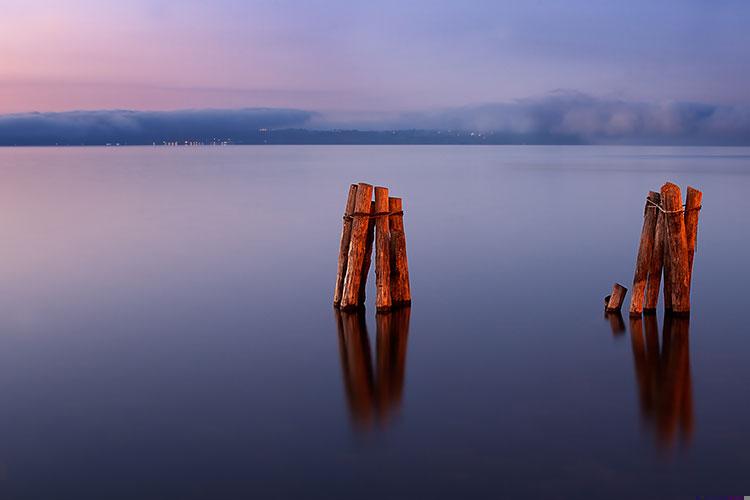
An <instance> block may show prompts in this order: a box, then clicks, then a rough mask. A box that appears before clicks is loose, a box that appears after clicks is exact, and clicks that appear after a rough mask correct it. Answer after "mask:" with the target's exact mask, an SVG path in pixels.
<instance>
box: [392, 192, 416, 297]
mask: <svg viewBox="0 0 750 500" xmlns="http://www.w3.org/2000/svg"><path fill="white" fill-rule="evenodd" d="M388 206H389V209H390V212H391V214H392V215H391V216H390V217H389V225H390V227H389V229H390V231H391V242H390V251H391V259H390V260H391V281H390V285H391V304H392V306H394V307H396V306H407V305H410V304H411V286H410V284H409V262H408V259H407V257H406V234H405V233H404V216H403V203H402V201H401V198H389V199H388Z"/></svg>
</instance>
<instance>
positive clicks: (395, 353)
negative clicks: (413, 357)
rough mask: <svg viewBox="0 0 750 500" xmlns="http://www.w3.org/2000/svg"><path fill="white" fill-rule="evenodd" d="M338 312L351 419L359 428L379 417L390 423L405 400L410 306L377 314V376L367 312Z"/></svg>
mask: <svg viewBox="0 0 750 500" xmlns="http://www.w3.org/2000/svg"><path fill="white" fill-rule="evenodd" d="M335 314H336V321H337V324H338V329H339V352H340V355H341V371H342V375H343V378H344V386H345V388H346V395H347V400H348V402H349V411H350V414H351V417H352V421H353V422H354V424H355V425H356V426H357V427H359V428H360V429H368V428H370V427H371V426H372V424H373V422H374V421H375V420H376V417H377V421H378V422H380V423H381V424H387V422H388V418H389V416H390V415H391V414H392V413H393V412H394V411H395V410H397V409H398V407H399V406H400V404H401V400H402V395H403V390H404V374H405V371H406V346H407V341H408V336H409V316H410V314H411V308H409V307H405V308H401V309H397V310H395V311H392V312H388V313H380V314H378V315H377V317H376V321H377V371H376V376H375V377H373V369H372V362H371V356H370V343H369V339H368V337H367V325H366V323H365V317H364V313H362V312H353V313H347V312H340V311H335Z"/></svg>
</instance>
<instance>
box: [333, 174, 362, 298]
mask: <svg viewBox="0 0 750 500" xmlns="http://www.w3.org/2000/svg"><path fill="white" fill-rule="evenodd" d="M356 201H357V185H356V184H352V185H351V186H349V196H348V197H347V198H346V207H345V208H344V223H343V228H342V229H341V244H340V246H339V263H338V268H337V269H336V288H335V289H334V291H333V305H334V306H335V307H338V306H339V305H340V304H341V295H342V293H343V291H344V277H345V276H346V264H347V261H348V259H349V241H350V240H351V235H352V214H353V213H354V204H355V202H356Z"/></svg>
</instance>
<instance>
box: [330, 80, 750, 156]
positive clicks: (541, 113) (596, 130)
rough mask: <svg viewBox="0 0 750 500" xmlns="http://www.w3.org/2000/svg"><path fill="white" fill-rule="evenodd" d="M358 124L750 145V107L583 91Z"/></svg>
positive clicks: (602, 140) (593, 140) (543, 139)
mask: <svg viewBox="0 0 750 500" xmlns="http://www.w3.org/2000/svg"><path fill="white" fill-rule="evenodd" d="M320 125H322V126H325V122H323V123H321V124H320ZM330 125H335V126H337V127H345V126H346V125H347V124H346V122H343V123H342V122H340V123H329V126H330ZM358 125H359V127H361V128H366V129H372V130H378V129H395V130H399V129H434V130H444V131H446V130H455V131H478V132H484V133H495V134H500V135H502V136H505V137H513V136H517V137H522V138H524V139H526V141H527V142H529V143H534V142H540V143H550V142H552V143H566V142H568V143H573V144H581V143H584V144H707V145H708V144H717V145H750V106H730V105H715V104H704V103H693V102H670V103H646V102H629V101H622V100H607V99H599V98H595V97H592V96H589V95H585V94H581V93H578V92H554V93H551V94H549V95H546V96H544V97H540V98H528V99H519V100H516V101H512V102H508V103H490V104H481V105H475V106H466V107H461V108H452V109H444V110H437V111H431V112H418V113H402V114H398V115H396V116H393V117H390V118H384V119H380V120H377V121H370V122H367V121H359V123H358Z"/></svg>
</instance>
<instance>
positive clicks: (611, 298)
mask: <svg viewBox="0 0 750 500" xmlns="http://www.w3.org/2000/svg"><path fill="white" fill-rule="evenodd" d="M627 293H628V289H627V288H625V287H624V286H622V285H621V284H619V283H615V284H614V285H612V294H611V295H607V296H606V297H605V298H604V303H605V310H606V311H607V312H615V311H619V310H620V308H622V303H623V302H625V295H626V294H627Z"/></svg>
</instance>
